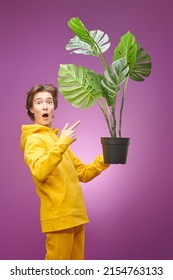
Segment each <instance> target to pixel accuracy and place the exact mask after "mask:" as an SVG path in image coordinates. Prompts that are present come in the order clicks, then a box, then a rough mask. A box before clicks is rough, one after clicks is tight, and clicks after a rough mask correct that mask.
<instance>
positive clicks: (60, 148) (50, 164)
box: [24, 135, 72, 181]
mask: <svg viewBox="0 0 173 280" xmlns="http://www.w3.org/2000/svg"><path fill="white" fill-rule="evenodd" d="M71 143H72V140H71V139H70V138H69V137H67V136H65V135H61V136H60V138H59V140H58V142H56V143H55V144H54V146H53V148H52V149H51V150H49V151H46V149H45V148H44V145H43V142H42V140H41V139H39V138H38V137H35V136H34V135H32V136H30V137H28V138H27V140H26V144H25V149H24V159H25V162H26V164H27V165H28V166H29V168H30V171H31V173H32V175H33V176H35V177H36V178H37V179H38V180H42V181H43V180H45V179H46V178H47V176H48V175H49V174H50V173H51V172H52V171H53V170H54V169H55V168H56V167H57V165H58V164H59V163H60V162H61V160H62V157H63V154H64V153H65V151H66V150H67V148H68V147H69V145H70V144H71Z"/></svg>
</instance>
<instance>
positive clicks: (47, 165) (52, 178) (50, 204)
mask: <svg viewBox="0 0 173 280" xmlns="http://www.w3.org/2000/svg"><path fill="white" fill-rule="evenodd" d="M57 95H58V94H57V88H56V87H55V86H53V85H51V84H45V85H41V84H40V85H36V86H33V87H32V88H31V89H30V90H29V91H28V92H27V98H26V109H27V113H28V115H29V117H30V119H31V120H32V121H33V122H34V124H30V125H23V126H22V134H21V149H22V151H23V153H24V160H25V162H26V164H27V165H28V167H29V168H30V171H31V174H32V177H33V180H34V182H35V185H36V191H37V194H38V196H39V198H40V221H41V228H42V232H43V233H45V234H46V256H45V259H46V260H70V259H71V260H83V259H84V237H85V236H84V234H85V232H84V225H85V224H86V223H88V222H89V220H88V216H87V211H86V208H85V203H84V198H83V194H82V189H81V185H80V181H81V182H88V181H90V180H92V179H93V178H94V177H96V176H97V175H99V174H100V173H101V172H102V171H103V170H104V169H106V168H107V167H108V164H104V162H103V156H102V155H100V156H97V157H96V159H95V160H94V161H93V162H92V163H89V164H83V163H82V161H81V160H80V159H78V158H77V157H76V155H75V154H74V153H73V152H72V150H71V149H70V145H71V144H72V143H73V142H74V141H75V140H76V134H75V131H74V129H75V127H76V126H78V125H79V124H80V121H77V122H76V123H75V124H73V125H72V126H70V127H69V125H68V123H66V125H65V126H64V128H63V129H62V131H61V133H60V131H59V130H58V129H53V128H52V119H53V116H54V111H55V109H56V108H57V106H58V101H57ZM57 134H58V135H57Z"/></svg>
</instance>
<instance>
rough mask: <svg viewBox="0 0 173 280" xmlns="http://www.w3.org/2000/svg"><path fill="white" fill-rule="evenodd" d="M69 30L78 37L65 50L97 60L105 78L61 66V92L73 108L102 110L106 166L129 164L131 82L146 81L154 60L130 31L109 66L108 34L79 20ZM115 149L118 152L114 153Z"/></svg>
mask: <svg viewBox="0 0 173 280" xmlns="http://www.w3.org/2000/svg"><path fill="white" fill-rule="evenodd" d="M68 26H69V27H70V29H71V30H72V31H73V32H74V33H75V37H73V38H72V39H71V40H70V41H69V43H68V44H67V45H66V49H67V50H68V51H71V53H76V54H84V55H90V56H95V57H98V59H99V61H100V62H101V64H102V65H103V70H104V71H103V74H98V73H95V72H94V71H93V70H90V69H87V68H85V67H83V66H81V65H79V66H76V65H74V64H60V68H59V71H58V85H59V91H60V93H61V94H62V95H63V96H64V98H65V99H66V100H67V101H68V102H70V103H71V104H72V105H73V106H75V107H77V108H81V109H88V108H90V107H91V106H92V105H93V104H94V102H96V103H97V104H98V106H99V107H100V109H101V111H102V113H103V115H104V118H105V120H106V124H107V127H108V130H109V134H110V137H101V142H102V146H103V155H104V160H105V162H106V163H114V164H118V163H122V164H125V163H126V159H127V151H128V145H129V143H130V138H124V137H122V115H123V106H124V99H125V95H126V91H127V85H128V81H129V79H132V80H134V81H144V79H145V78H146V77H148V76H149V75H150V73H151V58H150V56H149V55H148V54H147V53H146V51H145V50H144V49H143V48H142V47H141V46H140V44H139V43H138V42H137V41H136V39H135V37H134V35H133V34H132V33H131V32H130V31H128V32H127V33H125V34H124V35H123V36H122V37H121V39H120V42H119V44H118V45H117V46H116V47H115V49H114V56H113V61H112V63H111V64H110V65H109V64H108V63H107V61H106V58H105V56H104V53H105V52H106V51H107V50H108V48H109V47H110V41H109V37H108V35H107V34H104V32H103V31H101V30H92V31H88V30H87V28H86V27H85V25H84V24H83V23H82V21H81V20H80V19H79V18H71V19H70V20H69V22H68ZM120 93H121V105H120V110H119V122H118V123H117V117H116V110H115V109H116V100H117V96H118V95H120ZM114 149H115V150H114ZM109 150H110V152H109Z"/></svg>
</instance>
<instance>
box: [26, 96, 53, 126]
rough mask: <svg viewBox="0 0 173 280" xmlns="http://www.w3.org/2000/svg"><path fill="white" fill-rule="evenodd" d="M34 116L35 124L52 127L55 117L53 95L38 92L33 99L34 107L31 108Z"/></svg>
mask: <svg viewBox="0 0 173 280" xmlns="http://www.w3.org/2000/svg"><path fill="white" fill-rule="evenodd" d="M30 111H31V113H33V114H34V117H35V124H40V125H45V126H49V127H51V125H52V119H53V115H54V103H53V97H52V95H51V93H49V92H47V91H43V92H37V93H36V94H35V95H34V98H33V106H32V108H30Z"/></svg>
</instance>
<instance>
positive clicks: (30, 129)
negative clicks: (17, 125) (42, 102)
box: [20, 124, 59, 151]
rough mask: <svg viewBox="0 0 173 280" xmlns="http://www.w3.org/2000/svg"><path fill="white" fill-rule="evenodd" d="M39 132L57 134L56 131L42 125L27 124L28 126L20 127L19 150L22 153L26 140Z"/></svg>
mask: <svg viewBox="0 0 173 280" xmlns="http://www.w3.org/2000/svg"><path fill="white" fill-rule="evenodd" d="M41 131H53V132H54V133H56V134H57V133H58V132H59V130H58V129H52V128H51V127H47V126H44V125H38V124H28V125H22V128H21V138H20V148H21V149H22V151H24V149H25V143H26V139H27V137H28V136H29V135H31V134H34V133H38V132H41Z"/></svg>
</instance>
